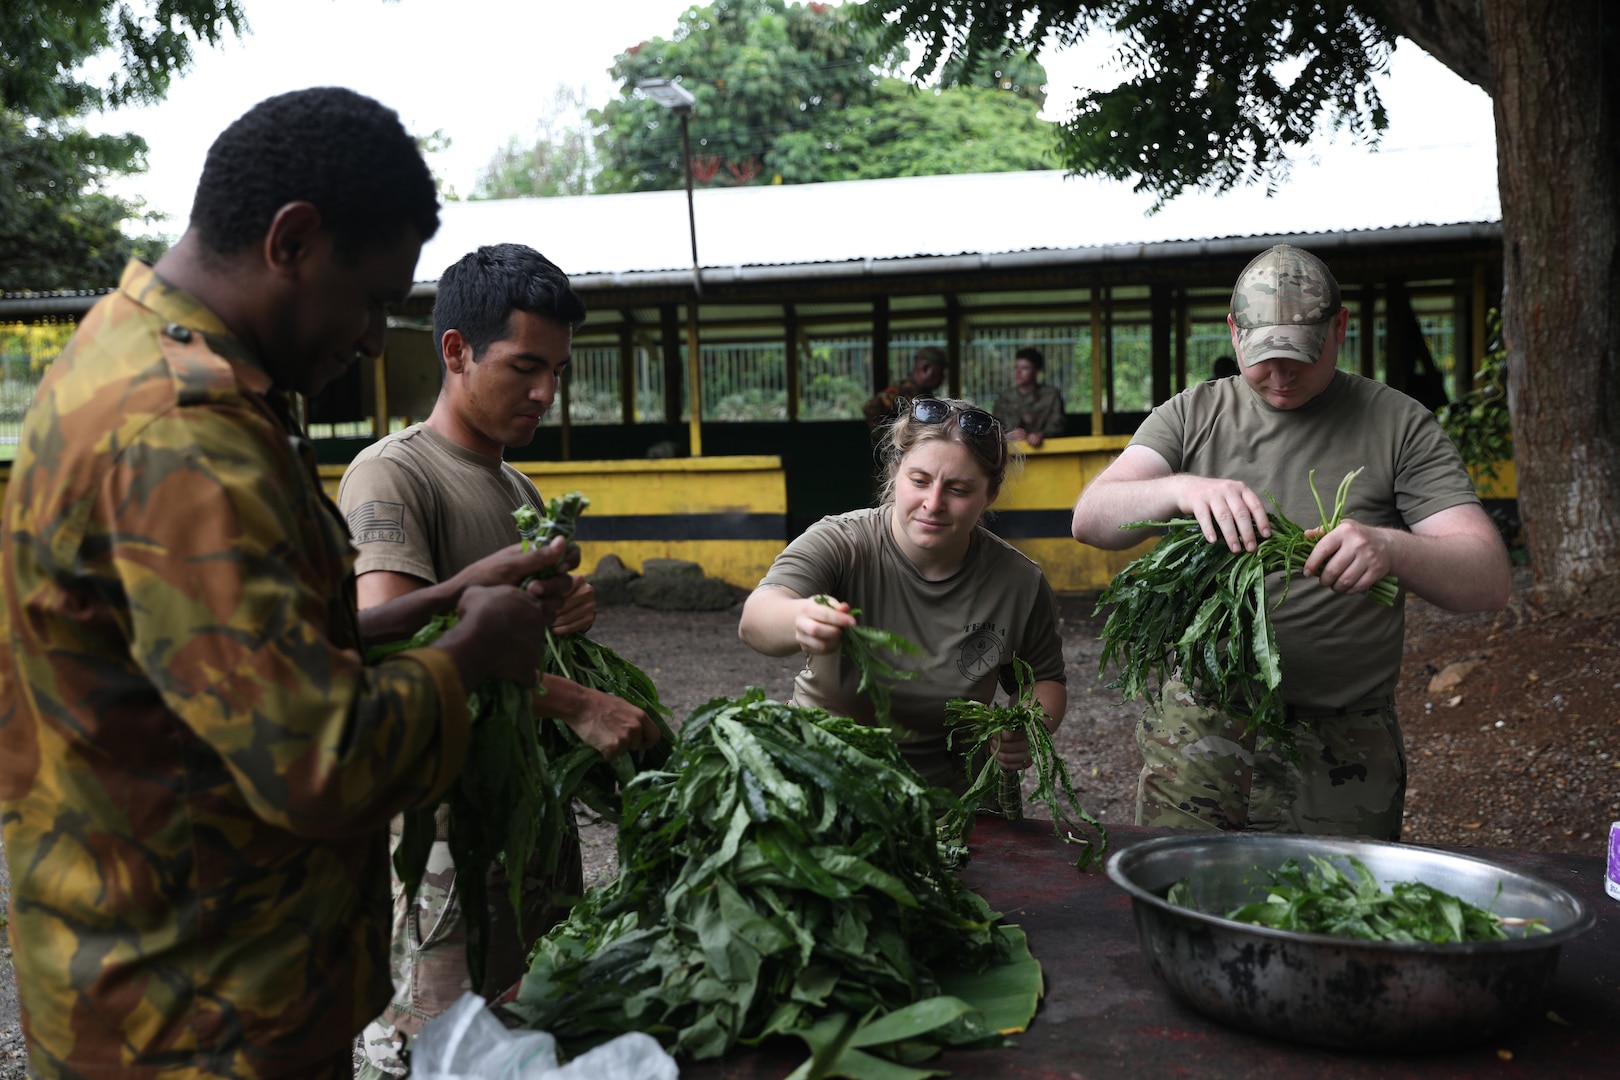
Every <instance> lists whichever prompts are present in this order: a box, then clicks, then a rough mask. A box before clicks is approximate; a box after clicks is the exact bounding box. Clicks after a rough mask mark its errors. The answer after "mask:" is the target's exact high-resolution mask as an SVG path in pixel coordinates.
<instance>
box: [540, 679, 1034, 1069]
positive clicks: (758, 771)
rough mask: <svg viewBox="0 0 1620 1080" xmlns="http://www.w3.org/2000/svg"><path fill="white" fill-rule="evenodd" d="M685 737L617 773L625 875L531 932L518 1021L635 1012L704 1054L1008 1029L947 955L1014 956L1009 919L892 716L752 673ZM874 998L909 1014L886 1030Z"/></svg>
mask: <svg viewBox="0 0 1620 1080" xmlns="http://www.w3.org/2000/svg"><path fill="white" fill-rule="evenodd" d="M679 743H680V745H679V747H678V749H677V752H676V759H677V760H678V767H677V768H673V769H671V770H666V771H662V772H648V773H643V774H641V775H640V776H638V777H636V779H635V780H633V781H631V783H630V784H629V785H628V786H627V787H626V789H625V794H624V804H625V809H624V817H623V822H622V824H621V826H620V830H619V838H618V845H619V867H620V869H619V877H618V879H617V880H615V881H613V882H612V883H610V884H608V885H607V886H605V887H603V888H600V889H591V890H588V891H587V893H586V897H585V899H584V900H583V901H582V902H581V903H579V904H578V905H576V906H575V908H574V910H573V912H572V913H571V915H570V916H569V918H568V920H567V921H566V922H564V923H562V924H561V925H559V926H557V927H556V928H554V929H553V930H552V931H551V933H549V934H548V935H546V937H545V938H543V939H542V940H541V942H540V943H539V945H538V946H536V948H535V951H534V953H533V955H532V956H531V963H530V972H529V974H528V975H527V976H526V977H525V978H524V980H523V983H522V986H521V988H520V990H519V993H518V996H517V999H516V1001H515V1002H514V1003H513V1004H511V1005H510V1006H508V1007H509V1008H510V1009H511V1011H512V1012H514V1013H515V1014H517V1015H518V1016H519V1017H520V1018H522V1020H523V1022H524V1023H525V1024H526V1025H527V1026H530V1027H534V1028H539V1029H542V1030H545V1031H549V1032H551V1033H552V1034H553V1035H554V1036H556V1038H557V1040H558V1043H559V1046H560V1047H561V1048H562V1049H563V1050H564V1052H565V1053H567V1054H569V1055H572V1054H577V1053H580V1052H583V1051H584V1050H586V1049H588V1048H590V1047H591V1046H594V1045H596V1044H598V1043H601V1042H604V1041H606V1040H608V1039H610V1038H612V1037H614V1036H616V1035H618V1034H621V1033H623V1032H627V1031H644V1032H648V1033H650V1034H652V1035H653V1036H655V1037H656V1038H658V1039H659V1041H660V1042H662V1043H664V1044H665V1045H666V1046H668V1047H669V1048H670V1049H671V1051H672V1052H673V1053H675V1054H677V1055H678V1056H685V1057H691V1058H696V1059H704V1058H714V1057H718V1056H720V1055H721V1054H723V1053H725V1052H726V1051H727V1050H728V1049H730V1048H731V1047H732V1046H734V1045H736V1044H738V1043H744V1044H756V1043H758V1042H759V1041H761V1040H763V1039H765V1038H767V1037H769V1036H772V1035H778V1034H796V1035H800V1036H801V1037H804V1038H805V1039H806V1040H807V1041H809V1042H811V1044H812V1046H818V1047H822V1048H823V1049H818V1051H817V1055H818V1057H820V1056H821V1055H822V1053H823V1050H824V1049H825V1047H826V1045H827V1044H828V1039H831V1040H832V1041H833V1042H839V1041H840V1040H842V1044H849V1038H848V1035H849V1033H850V1032H854V1031H856V1030H857V1029H858V1030H861V1031H865V1032H866V1034H865V1035H863V1036H861V1037H860V1040H858V1041H856V1042H855V1043H853V1045H854V1046H858V1047H862V1048H864V1049H863V1050H862V1054H863V1055H865V1054H866V1053H868V1052H870V1053H875V1054H880V1055H883V1056H886V1057H891V1058H897V1059H899V1060H911V1059H912V1058H913V1057H916V1058H917V1059H919V1060H920V1057H926V1056H928V1055H931V1054H932V1053H934V1052H936V1051H937V1050H938V1049H939V1048H940V1047H941V1046H943V1045H947V1044H948V1045H955V1046H981V1045H1002V1044H1003V1039H1002V1037H1001V1036H999V1035H998V1034H997V1033H996V1032H995V1031H993V1030H990V1029H989V1028H987V1027H984V1026H982V1025H980V1024H979V1023H976V1022H975V1020H974V1019H973V1016H972V1014H971V1013H970V1011H968V1010H967V1008H966V1007H965V1006H962V1005H961V1003H960V1002H955V999H954V998H948V997H945V996H944V995H942V994H941V986H940V983H939V980H938V978H937V976H936V971H937V967H938V965H941V964H949V965H952V966H954V967H956V968H960V969H963V970H969V971H977V972H983V971H985V970H986V969H990V968H993V967H994V966H995V965H998V964H1003V963H1005V962H1007V961H1008V959H1009V956H1010V950H1011V948H1012V946H1011V944H1010V939H1009V937H1008V936H1007V935H1008V934H1009V933H1011V931H1008V930H1005V929H1004V928H1001V927H999V926H998V924H997V920H998V918H999V917H998V916H996V915H995V914H993V913H992V912H990V911H989V910H988V908H987V907H986V906H985V904H984V901H983V900H982V899H980V898H979V897H978V896H977V895H976V894H974V893H972V892H971V891H969V890H968V889H967V888H966V887H965V886H964V885H962V884H961V882H960V881H959V880H958V879H957V877H956V876H955V875H954V874H952V873H950V872H949V871H948V870H947V869H946V868H945V866H944V864H943V862H942V861H941V853H940V847H939V845H938V843H937V842H936V833H935V824H936V820H937V819H938V818H939V817H941V816H942V815H943V814H944V813H945V811H946V810H947V809H948V808H949V807H950V806H951V805H952V802H953V800H952V799H951V798H950V795H949V793H947V792H945V791H943V790H941V789H938V788H931V787H929V786H927V785H926V784H925V783H924V782H923V781H922V779H921V778H920V777H918V776H917V774H916V773H915V772H913V771H912V770H911V768H910V767H909V766H908V765H906V763H905V761H904V760H903V759H902V758H901V756H900V753H899V750H898V748H897V746H896V744H895V743H894V741H893V739H892V738H891V737H890V735H889V732H888V731H887V730H885V729H882V728H873V727H867V726H864V725H862V724H860V723H857V722H856V721H853V720H849V719H845V718H841V717H834V716H831V715H829V714H828V713H826V712H824V711H823V710H820V709H812V708H804V707H797V706H792V705H786V704H782V703H779V702H775V701H768V700H766V699H765V698H764V696H763V693H762V691H760V690H758V689H754V690H750V691H749V692H748V694H746V695H745V696H744V697H742V698H740V699H737V700H728V699H724V698H720V699H716V700H714V701H711V702H709V703H708V704H707V705H704V706H701V707H699V708H698V709H696V710H694V711H693V712H692V713H691V715H689V716H688V717H687V719H686V721H685V723H684V724H682V725H681V731H680V736H679ZM924 1002H926V1003H927V1005H926V1007H922V1005H923V1003H924ZM908 1007H910V1008H911V1009H912V1011H911V1012H905V1011H904V1010H906V1009H907V1008H908ZM897 1013H899V1014H901V1015H902V1016H903V1017H904V1020H903V1021H901V1020H894V1019H893V1017H894V1015H895V1014H897ZM924 1014H927V1015H928V1016H930V1017H932V1019H930V1020H929V1021H928V1022H927V1023H926V1024H924V1023H922V1021H921V1020H920V1019H919V1017H921V1016H923V1015H924ZM880 1016H882V1017H884V1018H885V1019H886V1020H889V1021H890V1024H891V1025H892V1026H895V1027H898V1028H901V1029H903V1030H900V1031H899V1032H898V1033H893V1032H891V1033H890V1034H889V1035H888V1038H887V1039H882V1038H879V1034H878V1033H875V1032H882V1031H885V1030H888V1027H886V1026H884V1025H882V1024H881V1022H874V1017H880ZM919 1024H921V1025H922V1026H920V1027H919V1026H918V1025H919ZM839 1032H844V1035H843V1036H839V1035H838V1033H839ZM829 1033H830V1034H829ZM902 1036H903V1038H902ZM891 1040H892V1041H893V1045H888V1046H877V1045H872V1043H873V1042H888V1041H891ZM908 1055H910V1056H908ZM919 1055H920V1056H919ZM890 1068H891V1069H892V1068H893V1066H890ZM795 1075H805V1076H809V1075H849V1074H846V1073H841V1072H840V1073H836V1074H830V1073H827V1072H825V1071H821V1068H820V1067H819V1066H818V1067H817V1068H808V1067H807V1068H806V1069H805V1070H802V1071H801V1073H796V1074H795ZM885 1075H895V1076H901V1075H908V1076H909V1075H926V1074H917V1073H912V1072H904V1073H892V1074H885Z"/></svg>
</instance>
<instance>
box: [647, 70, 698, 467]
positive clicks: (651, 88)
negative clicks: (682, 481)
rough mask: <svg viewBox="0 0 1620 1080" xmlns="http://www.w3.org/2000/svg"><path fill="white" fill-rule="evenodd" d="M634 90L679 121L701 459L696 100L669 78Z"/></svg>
mask: <svg viewBox="0 0 1620 1080" xmlns="http://www.w3.org/2000/svg"><path fill="white" fill-rule="evenodd" d="M636 89H637V90H640V91H641V92H642V93H644V94H646V95H647V96H648V97H650V98H652V99H653V100H654V101H656V102H657V103H658V104H659V105H661V106H663V107H664V108H666V109H668V110H669V111H670V112H672V113H674V114H675V115H676V116H678V117H680V118H681V171H682V172H683V173H684V174H685V177H686V224H687V228H688V229H689V230H690V232H691V234H692V300H691V302H690V303H689V304H687V305H686V373H687V375H686V379H687V388H688V389H687V405H688V407H689V408H690V410H691V414H692V415H691V425H692V456H693V457H702V456H703V424H702V416H703V394H702V391H701V389H700V386H699V379H698V369H699V366H700V365H699V361H698V314H697V306H698V301H699V300H700V299H701V298H702V296H703V272H702V270H701V268H700V267H699V265H698V250H697V213H696V211H695V210H694V209H693V206H692V136H691V132H690V131H689V130H688V126H687V118H688V117H689V116H691V115H692V110H693V109H694V108H696V106H697V98H695V97H693V96H692V93H691V91H689V90H687V89H686V88H685V87H684V86H682V85H680V84H679V83H676V82H672V81H670V80H669V79H642V80H641V81H640V82H638V83H636Z"/></svg>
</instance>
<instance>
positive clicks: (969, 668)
mask: <svg viewBox="0 0 1620 1080" xmlns="http://www.w3.org/2000/svg"><path fill="white" fill-rule="evenodd" d="M760 585H761V587H765V586H781V587H784V588H787V589H791V590H792V591H793V592H795V593H797V594H798V595H800V596H815V595H817V594H820V593H825V594H827V595H829V596H833V597H836V598H837V599H839V600H845V601H848V602H849V603H850V604H851V605H852V606H853V607H857V608H860V609H861V614H860V615H859V616H858V618H859V620H860V621H861V622H863V623H865V624H867V625H869V626H876V627H880V628H882V629H884V630H890V631H893V632H895V633H897V634H901V635H903V636H904V637H906V638H909V639H910V640H911V641H914V642H916V643H917V644H918V645H920V646H922V648H923V655H921V656H900V657H893V658H892V659H893V661H894V664H895V666H896V667H898V668H902V669H904V670H908V671H915V672H917V673H918V675H917V677H916V678H915V679H910V680H907V681H905V682H902V683H900V684H898V685H897V686H896V687H895V688H894V696H893V701H892V713H893V718H894V720H895V722H896V724H898V725H903V726H904V729H905V730H903V731H902V730H897V731H896V738H898V739H899V741H900V748H901V750H902V751H903V752H904V754H905V756H906V758H907V760H908V761H910V762H911V764H912V767H913V768H915V769H916V770H917V771H918V772H919V773H921V774H922V775H923V777H924V778H926V779H927V780H928V781H929V782H930V783H933V784H937V785H939V786H941V787H949V788H951V789H953V790H956V791H961V790H963V789H964V788H965V786H966V784H965V769H964V766H963V765H962V764H961V760H960V755H959V754H957V755H951V754H949V753H948V752H947V750H946V746H945V733H946V727H945V703H946V702H947V701H949V700H950V699H951V698H971V699H973V700H976V701H984V702H988V701H990V700H991V698H992V697H993V696H994V695H995V692H996V686H997V682H998V677H999V676H1000V675H1001V672H1002V669H1003V667H1008V668H1010V666H1011V664H1012V658H1013V655H1014V654H1015V653H1016V654H1017V655H1018V656H1019V657H1021V658H1022V659H1023V660H1024V661H1026V662H1027V663H1028V664H1029V665H1030V668H1031V669H1032V671H1033V673H1034V676H1035V678H1036V679H1037V680H1048V679H1049V680H1052V681H1054V682H1063V681H1064V671H1063V639H1062V638H1061V637H1059V636H1058V622H1057V599H1056V597H1055V596H1053V594H1052V587H1051V585H1049V584H1047V581H1046V577H1045V575H1043V574H1042V573H1041V569H1040V567H1039V566H1036V565H1035V564H1034V563H1033V562H1031V561H1030V560H1029V559H1027V558H1025V557H1024V555H1023V554H1021V553H1020V552H1019V551H1017V550H1016V549H1015V548H1013V547H1012V546H1011V545H1009V544H1008V543H1007V542H1006V541H1004V540H1002V539H1000V538H999V537H997V536H994V535H992V534H991V533H989V532H988V531H986V530H985V529H983V528H979V529H975V530H974V533H973V540H972V543H971V545H970V546H969V548H968V553H967V558H966V560H965V561H964V562H963V564H962V568H961V569H960V570H958V571H957V572H956V573H955V574H954V575H952V576H951V577H950V578H948V579H946V580H945V581H926V580H924V579H923V577H922V575H921V574H919V573H918V572H917V568H916V567H915V566H913V565H912V563H911V560H909V559H907V558H906V557H905V555H904V553H902V552H901V550H900V548H899V546H898V545H897V544H896V543H895V541H894V537H893V536H892V535H891V534H890V532H889V508H888V507H878V508H876V509H868V510H856V511H854V512H853V513H848V514H841V515H839V516H837V517H827V518H822V519H821V520H820V521H818V522H817V523H816V524H814V525H812V526H810V528H809V529H807V530H805V532H804V533H803V534H802V535H801V536H800V537H799V538H798V539H796V540H794V541H793V542H792V543H791V544H789V545H788V546H787V550H785V551H783V552H782V554H780V555H778V556H777V558H776V561H775V562H774V563H772V564H771V569H770V571H769V572H768V573H767V574H766V575H765V577H764V579H763V580H762V581H761V582H760ZM857 682H858V678H857V676H856V673H855V671H854V669H853V667H852V666H851V665H850V664H849V663H848V661H847V660H845V659H844V656H843V654H842V653H838V654H835V655H832V656H812V657H810V658H809V663H808V665H807V666H806V667H805V669H804V670H803V671H802V672H800V673H799V676H798V678H797V679H795V680H794V684H793V699H794V701H796V702H797V703H798V704H801V705H810V706H816V707H819V708H823V709H826V710H827V711H828V712H832V713H836V714H838V715H840V716H848V717H851V718H853V719H856V720H859V721H861V722H863V723H872V719H873V718H872V705H871V702H870V701H869V700H868V699H867V698H866V696H865V695H858V694H857V693H856V691H855V687H856V684H857ZM959 749H960V747H959Z"/></svg>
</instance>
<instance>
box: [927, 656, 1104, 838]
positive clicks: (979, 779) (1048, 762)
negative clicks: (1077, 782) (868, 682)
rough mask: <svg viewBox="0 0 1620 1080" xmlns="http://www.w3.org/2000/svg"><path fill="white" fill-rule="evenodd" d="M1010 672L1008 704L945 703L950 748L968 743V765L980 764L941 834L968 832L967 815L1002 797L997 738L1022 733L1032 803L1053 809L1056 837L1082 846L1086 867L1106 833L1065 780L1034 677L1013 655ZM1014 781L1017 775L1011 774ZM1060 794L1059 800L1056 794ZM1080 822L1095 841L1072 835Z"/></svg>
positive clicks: (1003, 773)
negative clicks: (1031, 767)
mask: <svg viewBox="0 0 1620 1080" xmlns="http://www.w3.org/2000/svg"><path fill="white" fill-rule="evenodd" d="M1013 671H1014V672H1015V674H1016V677H1017V681H1018V697H1017V699H1016V700H1014V701H1013V702H1011V703H1010V704H1008V705H986V704H984V703H983V702H979V701H969V700H967V699H965V698H956V699H955V700H953V701H950V702H948V703H947V704H946V705H945V714H946V715H947V716H948V717H949V718H950V720H951V723H952V724H953V725H954V726H953V727H952V729H951V733H950V736H949V741H950V745H951V746H952V747H953V748H954V747H955V746H956V740H957V737H958V736H963V737H965V738H966V739H968V740H970V742H969V745H968V747H967V759H968V761H970V762H972V761H977V760H982V761H983V764H982V765H981V766H980V767H979V771H978V774H977V775H976V776H974V777H973V782H972V784H971V785H970V786H969V788H968V791H967V794H966V795H964V796H963V797H962V801H961V806H960V807H959V808H957V809H956V810H954V811H953V813H952V814H951V815H950V816H948V818H947V819H946V820H945V821H943V822H942V823H941V826H940V832H941V834H942V835H943V836H944V837H945V838H946V839H947V840H953V839H955V838H957V837H958V836H960V835H961V834H962V833H964V832H965V831H966V828H967V824H968V815H970V814H971V813H972V811H973V808H974V807H977V806H978V805H979V804H980V803H981V802H983V801H984V800H985V799H986V798H989V797H991V796H992V795H995V796H996V797H998V798H999V797H1000V787H1001V784H1002V783H1003V782H1004V780H1005V778H1006V776H1007V774H1008V770H1004V769H1002V768H1001V767H1000V766H999V765H997V764H996V756H995V754H993V753H992V752H991V746H992V744H993V742H994V740H995V738H996V737H997V736H998V735H1000V734H1001V733H1002V732H1004V731H1015V732H1019V733H1021V734H1022V735H1023V736H1024V737H1025V738H1027V739H1028V740H1029V752H1030V757H1031V758H1032V759H1034V763H1035V777H1036V780H1035V799H1036V800H1037V801H1039V802H1043V803H1045V804H1046V805H1047V807H1048V808H1050V809H1051V811H1052V828H1053V830H1054V831H1055V832H1056V833H1057V835H1058V837H1059V839H1063V840H1067V841H1069V842H1072V843H1081V844H1085V845H1086V849H1085V851H1084V852H1083V853H1082V854H1081V856H1080V859H1079V861H1078V862H1077V863H1076V864H1075V865H1076V866H1078V867H1080V868H1081V869H1084V868H1085V867H1087V866H1090V865H1091V864H1092V863H1093V862H1095V861H1096V860H1097V859H1100V858H1101V857H1102V856H1103V854H1104V853H1106V852H1107V851H1108V831H1107V830H1106V829H1104V828H1103V826H1102V823H1101V822H1099V821H1098V820H1097V819H1096V818H1094V817H1092V816H1091V815H1090V814H1089V813H1087V812H1086V809H1085V807H1083V806H1081V805H1080V798H1079V796H1077V795H1076V794H1075V793H1074V785H1073V784H1071V783H1070V782H1069V770H1068V769H1067V768H1066V767H1065V766H1064V764H1063V759H1062V758H1061V757H1059V756H1058V753H1057V750H1056V748H1055V747H1053V745H1052V733H1051V732H1050V731H1049V730H1047V727H1046V711H1045V710H1044V709H1042V708H1041V703H1040V702H1039V701H1038V700H1036V698H1035V676H1034V673H1033V672H1032V671H1031V670H1030V666H1029V664H1027V663H1026V662H1025V661H1024V660H1023V658H1022V657H1018V656H1014V657H1013ZM1011 775H1012V777H1013V779H1014V781H1015V782H1016V781H1017V779H1018V774H1017V773H1016V772H1014V773H1012V774H1011ZM1059 795H1062V798H1061V799H1060V798H1059V797H1058V796H1059ZM1081 822H1084V823H1085V824H1086V825H1087V826H1089V827H1090V828H1091V829H1092V830H1093V831H1095V832H1096V834H1097V840H1096V841H1095V842H1093V841H1091V840H1089V839H1082V838H1080V837H1077V836H1075V835H1074V830H1077V829H1079V828H1080V824H1081Z"/></svg>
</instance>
